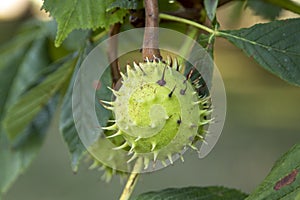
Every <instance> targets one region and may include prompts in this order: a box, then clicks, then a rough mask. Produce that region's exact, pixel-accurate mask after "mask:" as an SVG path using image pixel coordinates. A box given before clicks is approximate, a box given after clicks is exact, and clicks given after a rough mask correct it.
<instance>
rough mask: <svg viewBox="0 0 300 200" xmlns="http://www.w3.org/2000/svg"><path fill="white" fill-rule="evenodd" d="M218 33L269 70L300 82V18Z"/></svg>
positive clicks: (299, 83) (296, 83) (293, 82)
mask: <svg viewBox="0 0 300 200" xmlns="http://www.w3.org/2000/svg"><path fill="white" fill-rule="evenodd" d="M217 34H218V35H219V36H221V37H224V38H226V39H228V40H229V41H230V42H232V43H233V44H234V45H236V46H237V47H238V48H240V49H242V50H243V51H244V52H245V53H246V54H247V55H248V56H250V57H252V58H253V59H254V60H255V61H256V62H258V64H260V65H261V66H262V67H263V68H265V69H266V70H268V71H270V72H271V73H273V74H275V75H277V76H278V77H280V78H282V79H283V80H285V81H287V82H289V83H291V84H294V85H298V86H300V67H299V64H300V43H299V42H298V41H299V34H300V18H296V19H288V20H282V21H274V22H270V23H266V24H257V25H254V26H252V27H250V28H244V29H240V30H229V31H222V32H218V33H217ZM241 67H242V66H241Z"/></svg>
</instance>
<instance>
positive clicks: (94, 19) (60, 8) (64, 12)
mask: <svg viewBox="0 0 300 200" xmlns="http://www.w3.org/2000/svg"><path fill="white" fill-rule="evenodd" d="M112 2H113V0H85V1H80V0H64V1H59V0H44V5H43V9H45V10H46V11H47V12H49V13H50V15H51V16H53V17H54V19H55V20H56V21H57V23H58V30H57V36H56V40H55V46H60V45H61V43H62V42H63V40H64V39H65V38H66V37H67V36H68V35H69V33H70V32H71V31H73V30H75V29H96V28H99V27H101V28H108V27H109V26H110V25H112V24H114V23H117V22H122V21H123V17H124V16H125V15H126V13H127V11H126V10H124V9H117V10H114V11H110V12H106V10H107V8H108V7H109V6H110V5H111V3H112Z"/></svg>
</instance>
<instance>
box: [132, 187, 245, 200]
mask: <svg viewBox="0 0 300 200" xmlns="http://www.w3.org/2000/svg"><path fill="white" fill-rule="evenodd" d="M246 197H247V195H246V194H244V193H242V192H240V191H238V190H235V189H228V188H224V187H186V188H170V189H165V190H161V191H158V192H148V193H145V194H141V195H139V196H138V197H136V198H134V200H164V199H172V200H192V199H193V200H195V199H199V200H200V199H201V200H243V199H245V198H246Z"/></svg>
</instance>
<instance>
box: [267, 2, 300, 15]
mask: <svg viewBox="0 0 300 200" xmlns="http://www.w3.org/2000/svg"><path fill="white" fill-rule="evenodd" d="M265 1H267V2H269V3H271V4H273V5H276V6H279V7H281V8H283V9H286V10H289V11H292V12H294V13H297V14H300V4H299V1H298V2H296V1H293V0H285V1H282V0H265Z"/></svg>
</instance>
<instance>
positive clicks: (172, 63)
mask: <svg viewBox="0 0 300 200" xmlns="http://www.w3.org/2000/svg"><path fill="white" fill-rule="evenodd" d="M146 62H150V61H149V60H148V59H146ZM153 62H156V63H159V62H163V63H164V64H166V65H165V68H164V70H163V73H162V76H161V79H159V80H157V82H156V83H157V84H159V85H160V86H164V85H165V84H166V80H165V71H166V69H167V68H168V69H170V71H171V72H172V68H173V69H176V71H178V72H180V70H181V66H180V65H179V64H178V60H177V59H171V58H170V57H167V60H166V61H160V60H158V59H154V61H153ZM133 66H134V69H135V70H134V71H135V72H134V71H133V70H132V67H131V66H130V65H127V66H126V68H127V76H126V75H125V74H123V73H122V72H121V77H122V79H123V81H124V80H127V79H129V78H131V77H133V76H135V74H134V73H137V72H139V73H142V74H143V75H147V74H146V73H145V71H144V70H143V68H142V66H141V65H140V64H137V63H136V62H133ZM194 70H195V68H192V69H191V70H190V71H189V73H188V74H187V75H186V79H185V80H184V81H183V83H184V84H186V82H187V81H189V80H190V78H191V76H192V74H193V72H194ZM200 79H201V77H198V78H197V79H195V80H194V81H192V85H193V87H194V88H195V90H196V91H194V92H193V95H197V97H198V99H199V101H196V102H192V103H193V104H194V105H197V104H198V105H199V106H200V107H201V109H200V117H203V118H204V119H203V120H201V121H199V124H198V125H195V124H191V125H190V127H191V128H193V127H195V128H196V127H203V126H204V125H206V124H209V123H211V121H212V119H207V116H208V115H209V114H210V113H211V109H210V106H209V105H210V98H209V97H201V96H199V92H198V89H199V88H201V87H205V85H204V86H203V85H201V84H199V82H200ZM109 89H110V90H111V91H112V92H113V94H114V95H115V96H116V97H118V96H120V94H119V92H118V91H116V90H114V89H112V88H109ZM175 89H176V85H175V86H174V87H173V89H172V90H171V92H170V93H169V95H168V96H169V97H170V98H171V97H172V94H173V92H174V90H175ZM186 90H187V86H186V87H185V88H182V89H180V94H181V95H185V93H186ZM100 102H101V104H102V105H103V107H105V108H106V109H109V110H112V111H113V110H114V102H108V101H103V100H100ZM111 122H113V124H112V125H110V126H108V127H103V128H102V129H103V130H110V131H116V132H115V133H114V134H112V135H109V136H106V138H107V139H111V138H114V137H117V136H122V134H123V133H122V131H121V130H120V129H118V126H117V124H116V121H115V120H113V121H111ZM177 123H178V124H180V123H181V119H180V118H179V119H178V120H177ZM205 133H206V132H205V130H204V129H203V130H201V132H198V134H197V135H196V136H195V138H191V140H192V141H197V140H201V141H203V142H205V140H204V137H203V135H204V134H205ZM196 138H197V139H196ZM140 139H141V137H137V138H136V139H135V142H137V141H138V140H140ZM151 145H152V147H151V153H153V162H154V163H155V162H156V161H157V157H158V153H159V151H156V149H155V148H156V145H157V144H156V143H155V142H153V143H152V144H151ZM188 146H189V147H190V148H192V149H194V150H196V151H198V148H197V147H196V146H194V142H192V143H190V144H189V145H188ZM127 147H130V149H129V150H128V155H132V156H131V158H130V159H129V160H128V161H127V163H130V162H131V161H133V160H135V159H136V158H137V157H138V156H139V155H138V154H139V153H136V152H135V151H134V149H135V143H131V144H130V143H128V141H126V140H125V139H124V143H122V144H121V145H119V146H117V147H115V148H113V149H114V150H119V149H124V148H127ZM185 148H186V147H185V146H184V147H183V150H184V149H185ZM172 153H174V152H172ZM172 153H170V154H168V155H167V157H166V159H167V160H169V162H170V163H171V164H173V159H172ZM178 156H179V157H180V158H181V160H182V161H183V157H182V155H181V153H178ZM160 161H161V163H162V164H163V165H166V162H165V160H160ZM149 163H150V159H149V158H148V157H144V166H145V169H146V168H148V166H149Z"/></svg>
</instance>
